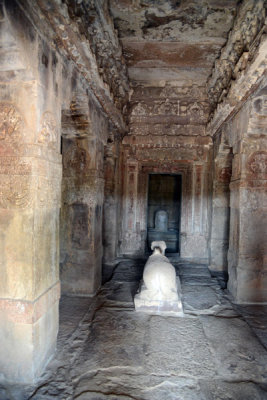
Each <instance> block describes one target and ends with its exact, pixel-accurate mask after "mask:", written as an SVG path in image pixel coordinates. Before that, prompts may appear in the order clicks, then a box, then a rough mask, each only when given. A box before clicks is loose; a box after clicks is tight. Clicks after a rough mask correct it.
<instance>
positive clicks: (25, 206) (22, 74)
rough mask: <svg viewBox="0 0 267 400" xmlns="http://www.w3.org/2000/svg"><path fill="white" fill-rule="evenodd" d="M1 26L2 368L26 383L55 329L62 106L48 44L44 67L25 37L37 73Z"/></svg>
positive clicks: (43, 359) (50, 348) (49, 349)
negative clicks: (54, 78)
mask: <svg viewBox="0 0 267 400" xmlns="http://www.w3.org/2000/svg"><path fill="white" fill-rule="evenodd" d="M4 16H5V12H4ZM24 26H25V29H27V24H26V22H25V25H24ZM1 28H3V29H4V31H5V34H6V36H4V38H5V43H6V45H7V47H8V46H10V48H6V49H5V50H6V53H5V57H3V58H1V90H0V238H1V239H0V243H1V249H0V276H1V279H0V338H1V350H0V371H1V374H3V376H4V378H5V379H8V380H10V381H16V382H22V383H24V382H32V381H34V379H35V378H36V377H37V376H38V375H39V374H40V373H41V372H42V369H43V368H44V366H45V365H46V363H47V362H48V360H49V358H50V357H51V355H52V354H53V352H54V350H55V346H56V338H57V332H58V300H59V292H60V285H59V276H58V264H59V246H58V237H59V236H58V232H59V205H60V187H61V155H60V137H59V132H60V105H59V102H58V99H57V98H56V96H55V95H54V93H53V88H52V87H51V86H50V84H51V82H52V78H51V75H52V74H53V72H52V71H51V68H52V67H51V63H50V61H51V54H50V53H49V50H47V49H46V50H44V49H42V48H41V44H40V43H39V44H38V45H39V46H40V47H39V51H40V53H41V54H42V51H43V58H45V59H46V60H47V64H46V65H45V66H43V67H41V66H40V65H38V62H37V60H38V57H37V51H36V43H37V42H35V44H34V48H33V47H31V45H29V44H27V43H26V44H25V46H26V47H25V48H26V50H27V51H26V53H25V54H26V56H27V55H29V54H30V55H31V58H32V64H33V65H34V66H35V67H36V68H39V73H40V75H39V77H38V78H36V76H38V74H33V73H32V71H31V70H30V69H29V68H26V67H25V66H24V65H23V64H22V61H21V60H23V59H24V61H25V57H26V56H25V57H24V58H23V57H22V53H21V49H20V48H18V45H19V39H17V38H16V37H15V32H12V29H11V26H10V25H9V22H8V19H6V20H4V21H2V22H1ZM13 33H14V35H13ZM10 60H13V61H14V62H13V63H11V62H10ZM12 68H13V69H14V70H12ZM42 68H43V69H42ZM44 76H46V77H47V81H46V83H45V82H44V80H43V77H44ZM14 77H15V78H14Z"/></svg>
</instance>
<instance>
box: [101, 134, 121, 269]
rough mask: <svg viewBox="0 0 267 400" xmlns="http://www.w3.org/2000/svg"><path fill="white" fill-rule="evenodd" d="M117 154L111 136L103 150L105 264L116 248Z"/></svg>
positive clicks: (112, 257) (113, 257) (117, 151)
mask: <svg viewBox="0 0 267 400" xmlns="http://www.w3.org/2000/svg"><path fill="white" fill-rule="evenodd" d="M118 153H119V143H118V140H116V139H115V142H114V137H113V135H112V138H111V139H109V140H108V143H107V145H106V148H105V158H104V176H105V191H104V194H105V195H104V197H105V200H104V209H103V246H104V257H103V261H104V262H105V263H107V262H112V261H113V260H114V259H115V258H116V255H117V254H116V252H117V246H118V205H119V204H118V202H119V196H118V165H117V160H118Z"/></svg>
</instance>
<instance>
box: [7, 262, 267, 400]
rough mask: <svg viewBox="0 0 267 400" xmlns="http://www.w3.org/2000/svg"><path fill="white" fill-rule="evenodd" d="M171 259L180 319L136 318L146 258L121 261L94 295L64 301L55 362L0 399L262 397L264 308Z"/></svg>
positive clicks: (266, 338)
mask: <svg viewBox="0 0 267 400" xmlns="http://www.w3.org/2000/svg"><path fill="white" fill-rule="evenodd" d="M171 261H172V263H173V264H174V265H175V267H176V270H177V274H179V276H180V279H181V284H182V294H183V299H182V300H183V305H184V312H185V316H184V317H183V318H181V317H163V316H159V315H147V314H143V313H136V312H135V310H134V305H133V296H134V294H135V293H136V291H137V288H138V285H139V281H140V279H141V277H142V270H143V266H144V263H145V260H130V259H121V260H120V261H119V262H118V264H117V266H116V267H115V269H114V271H113V273H112V274H111V273H110V275H111V276H110V279H109V280H107V282H106V283H105V284H104V285H103V287H102V289H101V290H100V292H99V294H98V296H96V297H95V298H86V297H66V296H65V297H62V299H61V304H60V330H59V336H58V350H57V354H56V356H55V357H54V358H53V360H52V361H51V362H50V363H49V364H48V366H47V369H46V371H45V372H44V374H43V375H42V376H41V378H40V379H39V381H38V382H37V384H36V385H35V386H34V387H33V386H23V387H22V386H18V385H11V386H7V385H5V384H3V383H2V384H1V385H0V399H2V400H6V399H8V400H11V399H15V400H21V399H23V400H24V399H43V400H49V399H64V400H67V399H79V400H89V399H90V400H102V399H103V400H104V399H105V400H106V399H109V400H117V399H120V400H126V399H136V400H174V399H175V400H260V399H267V313H266V311H267V306H236V305H234V304H232V303H231V300H230V298H229V295H228V294H227V291H225V290H222V289H221V287H220V285H219V284H218V281H217V280H216V279H215V278H212V277H211V276H210V274H209V271H208V269H207V267H206V266H204V265H199V264H189V263H183V262H182V261H179V260H178V259H175V258H173V259H171Z"/></svg>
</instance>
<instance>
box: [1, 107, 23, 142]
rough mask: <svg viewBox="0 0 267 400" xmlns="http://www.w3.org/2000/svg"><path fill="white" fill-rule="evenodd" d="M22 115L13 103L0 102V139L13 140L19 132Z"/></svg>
mask: <svg viewBox="0 0 267 400" xmlns="http://www.w3.org/2000/svg"><path fill="white" fill-rule="evenodd" d="M21 128H22V117H21V115H20V114H19V112H18V111H17V110H16V108H15V107H14V105H13V104H9V103H4V102H3V103H0V140H7V141H14V140H15V139H18V138H19V137H20V134H21Z"/></svg>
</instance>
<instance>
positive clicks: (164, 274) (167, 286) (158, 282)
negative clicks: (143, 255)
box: [134, 241, 183, 314]
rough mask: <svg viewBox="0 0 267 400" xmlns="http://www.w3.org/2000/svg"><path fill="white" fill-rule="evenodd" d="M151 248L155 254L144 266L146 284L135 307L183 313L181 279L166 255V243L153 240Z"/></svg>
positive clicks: (135, 300)
mask: <svg viewBox="0 0 267 400" xmlns="http://www.w3.org/2000/svg"><path fill="white" fill-rule="evenodd" d="M151 249H152V250H153V254H152V255H151V256H150V257H149V258H148V260H147V262H146V265H145V268H144V273H143V281H144V284H143V286H142V288H141V291H140V293H139V294H137V295H136V296H135V299H134V302H135V308H136V310H137V311H147V312H160V313H164V312H166V313H176V314H177V313H178V314H182V312H183V311H182V303H181V287H180V280H179V277H176V273H175V268H174V267H173V265H172V264H171V263H170V261H169V259H168V258H167V257H165V255H164V254H165V250H166V243H165V242H163V241H155V242H152V244H151Z"/></svg>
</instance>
